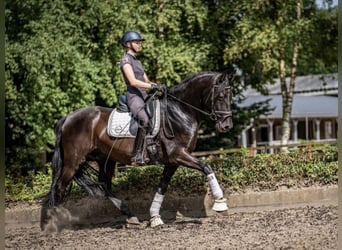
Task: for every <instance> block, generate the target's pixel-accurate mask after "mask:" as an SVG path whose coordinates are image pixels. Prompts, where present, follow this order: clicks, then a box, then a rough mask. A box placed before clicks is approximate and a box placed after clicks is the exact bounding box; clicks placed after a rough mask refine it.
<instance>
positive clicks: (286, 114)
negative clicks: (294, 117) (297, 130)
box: [280, 0, 301, 152]
mask: <svg viewBox="0 0 342 250" xmlns="http://www.w3.org/2000/svg"><path fill="white" fill-rule="evenodd" d="M296 10H297V21H299V20H300V18H301V0H297V9H296ZM297 31H298V33H299V27H298V29H297ZM298 49H299V34H297V35H296V36H295V39H294V42H293V51H292V61H291V78H290V84H289V88H287V85H286V71H285V61H284V60H281V61H280V81H281V93H282V97H283V119H282V136H281V145H286V144H288V141H289V138H290V131H291V129H290V127H291V126H290V125H291V113H292V103H293V92H294V88H295V82H296V73H297V59H298ZM281 151H283V152H287V147H285V146H284V147H282V148H281Z"/></svg>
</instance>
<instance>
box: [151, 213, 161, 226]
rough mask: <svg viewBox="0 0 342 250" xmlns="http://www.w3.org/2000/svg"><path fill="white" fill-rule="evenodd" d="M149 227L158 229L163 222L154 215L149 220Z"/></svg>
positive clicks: (158, 216)
mask: <svg viewBox="0 0 342 250" xmlns="http://www.w3.org/2000/svg"><path fill="white" fill-rule="evenodd" d="M150 225H151V227H158V226H161V225H164V222H163V220H162V219H161V218H160V215H156V216H153V217H152V218H151V219H150Z"/></svg>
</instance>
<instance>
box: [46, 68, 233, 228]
mask: <svg viewBox="0 0 342 250" xmlns="http://www.w3.org/2000/svg"><path fill="white" fill-rule="evenodd" d="M229 81H230V75H229V74H228V73H225V72H224V73H216V72H201V73H198V74H195V75H193V76H191V77H189V78H188V79H186V80H184V81H183V82H182V83H180V84H179V85H176V86H173V87H171V88H169V89H168V90H167V94H164V95H165V98H163V100H164V101H161V102H160V103H161V104H160V108H161V111H162V112H161V113H163V114H164V115H163V116H162V117H163V118H162V122H161V127H160V130H159V132H158V134H157V135H156V137H155V141H156V142H157V151H158V154H159V157H160V163H161V164H163V165H164V170H163V174H162V177H161V179H160V183H159V186H158V190H157V192H156V194H155V196H154V199H153V202H152V204H151V208H150V216H151V220H150V222H151V226H152V227H154V226H158V225H161V224H163V221H162V220H161V218H160V215H159V210H160V207H161V204H162V202H163V199H164V194H165V192H166V190H167V187H168V184H169V182H170V179H171V177H172V176H173V174H174V173H175V171H176V170H177V168H178V167H179V166H180V165H181V166H184V167H188V168H192V169H197V170H199V171H201V172H202V173H203V174H205V175H206V176H207V179H208V182H209V186H210V188H211V191H212V194H213V197H214V199H215V203H214V206H213V209H214V210H216V211H225V210H227V205H226V200H225V199H224V196H223V192H222V189H221V188H220V186H219V184H218V182H217V179H216V177H215V174H214V172H213V170H212V168H211V167H210V166H209V165H208V164H207V163H205V162H203V161H201V160H199V159H197V158H195V157H193V156H192V155H191V152H193V150H194V149H195V146H196V141H197V133H198V129H199V125H200V121H201V118H203V115H208V116H210V118H211V119H213V120H214V121H215V127H216V130H217V131H218V132H226V131H228V130H229V129H231V128H232V126H233V123H232V112H231V98H232V97H231V89H230V83H229ZM111 111H112V109H111V108H105V107H99V106H95V107H86V108H82V109H79V110H77V111H75V112H73V113H71V114H69V115H68V116H66V117H64V118H62V119H61V120H60V121H59V122H58V124H57V126H56V145H55V151H54V155H53V159H52V169H53V173H52V184H51V190H50V192H49V194H48V195H47V198H46V200H45V202H44V203H43V207H42V214H41V227H42V229H44V227H45V225H46V223H47V221H48V219H49V216H51V211H52V210H53V208H55V207H56V206H57V205H59V204H60V203H61V202H62V200H63V198H64V196H65V195H66V191H67V187H68V186H69V184H70V183H71V182H72V180H75V181H76V182H77V183H78V184H80V185H83V186H84V187H85V188H87V189H88V190H90V191H91V187H89V185H87V184H86V182H85V181H82V178H83V179H84V178H85V177H86V176H85V175H84V172H83V171H82V170H83V169H84V168H86V165H87V161H88V160H89V159H92V160H95V161H97V163H98V165H99V176H98V178H99V181H100V182H102V183H105V184H104V189H105V190H106V195H107V196H109V198H110V200H111V201H112V202H113V203H114V205H115V206H116V207H118V208H119V209H120V211H121V212H122V213H123V214H125V215H127V217H128V220H129V219H133V220H132V221H136V220H137V218H136V217H135V216H134V214H133V213H132V212H131V211H130V210H129V209H128V207H127V206H126V205H125V204H124V203H123V202H122V201H121V200H119V199H117V198H115V197H114V196H113V194H112V193H111V179H112V176H113V174H114V170H115V166H116V163H117V162H119V163H120V164H125V165H130V164H131V161H130V159H131V152H132V149H133V143H134V138H111V137H110V136H108V134H107V132H106V131H107V130H106V128H107V123H108V119H109V116H110V114H111ZM163 121H164V122H163Z"/></svg>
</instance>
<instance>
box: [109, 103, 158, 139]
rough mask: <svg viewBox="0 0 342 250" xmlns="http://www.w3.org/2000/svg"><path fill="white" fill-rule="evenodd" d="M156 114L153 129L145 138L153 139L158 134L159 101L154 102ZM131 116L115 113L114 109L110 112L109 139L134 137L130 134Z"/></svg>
mask: <svg viewBox="0 0 342 250" xmlns="http://www.w3.org/2000/svg"><path fill="white" fill-rule="evenodd" d="M156 102H157V103H156V113H155V114H154V116H153V118H152V119H154V122H153V124H154V127H153V130H152V133H151V134H148V135H147V136H146V137H147V138H151V137H155V136H156V134H157V133H158V132H159V128H160V103H159V100H156ZM132 119H133V116H132V114H131V113H130V112H117V111H116V108H115V109H114V110H113V111H112V112H111V114H110V116H109V119H108V125H107V133H108V135H109V136H111V137H120V138H123V137H126V138H127V137H131V138H134V137H135V135H133V134H131V132H130V129H129V126H130V124H131V120H132Z"/></svg>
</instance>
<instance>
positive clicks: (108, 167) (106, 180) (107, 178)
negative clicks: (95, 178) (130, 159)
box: [97, 160, 139, 224]
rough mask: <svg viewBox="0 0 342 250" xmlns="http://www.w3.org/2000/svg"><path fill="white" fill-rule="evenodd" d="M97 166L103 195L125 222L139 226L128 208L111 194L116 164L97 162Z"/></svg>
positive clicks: (108, 161) (110, 161)
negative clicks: (122, 216) (125, 218)
mask: <svg viewBox="0 0 342 250" xmlns="http://www.w3.org/2000/svg"><path fill="white" fill-rule="evenodd" d="M97 163H98V165H99V182H100V183H103V185H104V188H105V193H106V195H107V196H108V199H109V200H110V201H111V202H112V203H113V204H114V206H115V207H116V208H117V209H119V210H120V212H121V213H122V214H123V215H126V216H127V222H128V223H129V224H139V220H138V218H137V217H136V216H135V214H134V213H133V212H132V211H131V210H130V209H129V207H128V206H127V205H126V204H125V203H124V202H123V201H122V200H120V199H118V198H117V197H116V196H115V195H114V193H113V192H112V177H113V175H114V171H115V167H116V162H115V161H112V160H107V161H100V160H97Z"/></svg>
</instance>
